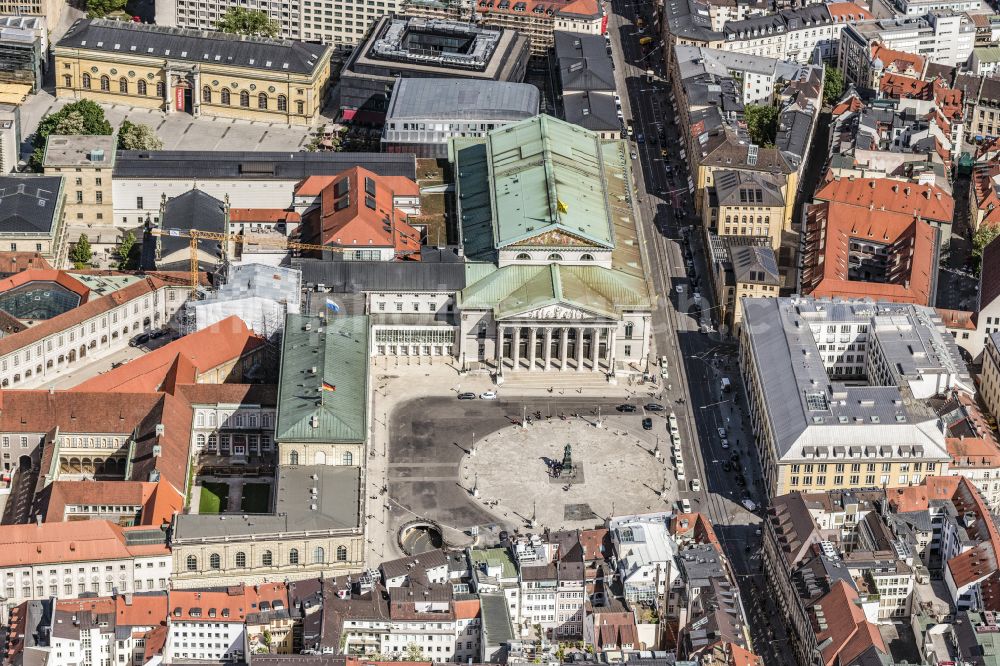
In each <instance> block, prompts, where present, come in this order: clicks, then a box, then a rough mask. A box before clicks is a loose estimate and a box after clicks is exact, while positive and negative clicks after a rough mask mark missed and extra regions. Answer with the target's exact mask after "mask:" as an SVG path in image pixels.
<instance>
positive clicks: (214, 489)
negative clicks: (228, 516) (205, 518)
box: [198, 481, 229, 513]
mask: <svg viewBox="0 0 1000 666" xmlns="http://www.w3.org/2000/svg"><path fill="white" fill-rule="evenodd" d="M228 500H229V485H228V484H225V483H212V482H211V481H206V482H204V483H202V484H201V499H200V500H199V502H198V513H222V512H224V511H225V510H226V508H227V504H228Z"/></svg>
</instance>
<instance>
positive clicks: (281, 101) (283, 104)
mask: <svg viewBox="0 0 1000 666" xmlns="http://www.w3.org/2000/svg"><path fill="white" fill-rule="evenodd" d="M278 111H288V98H287V97H285V96H284V95H278Z"/></svg>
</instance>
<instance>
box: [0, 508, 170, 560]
mask: <svg viewBox="0 0 1000 666" xmlns="http://www.w3.org/2000/svg"><path fill="white" fill-rule="evenodd" d="M156 548H157V549H158V550H159V551H162V553H163V554H164V555H166V554H167V553H169V550H168V549H167V547H166V546H165V545H161V546H157V547H156ZM131 553H132V550H131V549H130V548H129V547H127V546H126V545H125V538H124V535H123V534H122V528H120V527H118V526H117V525H114V524H112V523H110V522H108V521H106V520H86V521H77V522H68V523H43V524H41V525H35V524H30V525H4V528H3V529H2V530H0V567H17V566H32V565H35V564H47V563H49V562H83V561H89V560H105V559H114V558H127V557H129V556H130V555H131Z"/></svg>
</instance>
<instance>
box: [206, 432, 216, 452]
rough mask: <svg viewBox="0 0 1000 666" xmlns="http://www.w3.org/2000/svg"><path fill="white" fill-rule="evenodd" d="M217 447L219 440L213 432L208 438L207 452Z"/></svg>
mask: <svg viewBox="0 0 1000 666" xmlns="http://www.w3.org/2000/svg"><path fill="white" fill-rule="evenodd" d="M218 445H219V438H218V437H216V435H215V433H214V432H213V433H212V434H211V435H209V436H208V450H209V451H214V450H215V449H216V447H217V446H218Z"/></svg>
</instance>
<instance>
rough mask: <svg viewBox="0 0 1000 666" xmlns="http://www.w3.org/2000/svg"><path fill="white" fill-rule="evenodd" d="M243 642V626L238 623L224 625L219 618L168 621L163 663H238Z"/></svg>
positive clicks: (244, 626)
mask: <svg viewBox="0 0 1000 666" xmlns="http://www.w3.org/2000/svg"><path fill="white" fill-rule="evenodd" d="M247 610H249V609H247ZM185 612H186V609H185ZM205 612H206V613H207V609H206V611H205ZM246 642H247V635H246V625H244V624H243V623H242V622H227V621H225V620H224V619H222V618H216V619H214V620H212V619H210V618H206V621H205V622H192V621H190V620H185V621H180V622H173V621H171V622H170V623H169V625H168V626H167V642H166V643H165V644H164V646H163V661H164V662H165V663H172V661H173V660H182V659H183V660H191V661H211V662H216V663H218V662H221V661H233V662H240V661H242V657H243V656H244V655H246V649H247V645H246Z"/></svg>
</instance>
